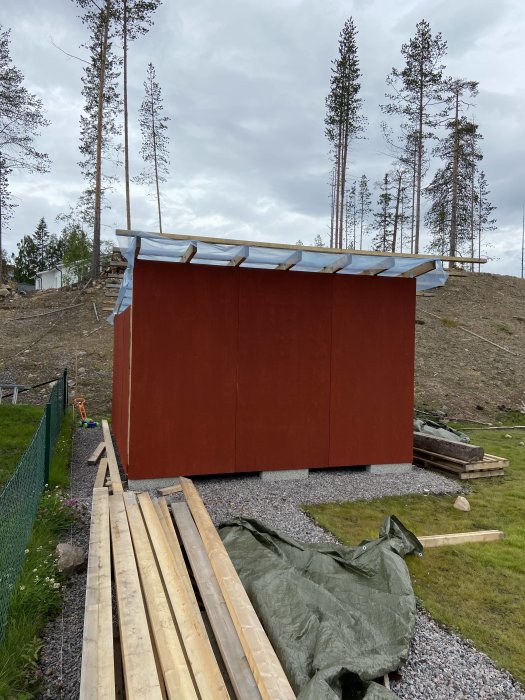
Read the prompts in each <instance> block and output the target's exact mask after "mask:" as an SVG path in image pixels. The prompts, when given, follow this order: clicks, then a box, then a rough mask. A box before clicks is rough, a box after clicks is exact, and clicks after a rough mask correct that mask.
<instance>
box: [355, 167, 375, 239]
mask: <svg viewBox="0 0 525 700" xmlns="http://www.w3.org/2000/svg"><path fill="white" fill-rule="evenodd" d="M371 211H372V194H371V192H370V187H369V184H368V178H367V176H366V175H361V179H360V180H359V188H358V192H357V216H358V220H359V250H363V235H364V234H365V233H367V231H368V217H369V216H370V213H371Z"/></svg>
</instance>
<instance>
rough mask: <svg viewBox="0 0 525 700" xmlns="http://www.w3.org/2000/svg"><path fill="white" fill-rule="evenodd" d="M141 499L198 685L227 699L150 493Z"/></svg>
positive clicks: (208, 697)
mask: <svg viewBox="0 0 525 700" xmlns="http://www.w3.org/2000/svg"><path fill="white" fill-rule="evenodd" d="M138 500H139V503H140V507H141V510H142V515H143V517H144V521H145V523H146V527H147V529H148V533H149V537H150V541H151V542H152V544H153V549H154V551H155V557H156V559H157V562H158V566H159V570H160V572H161V575H162V578H163V581H164V586H165V588H166V591H167V594H168V597H169V600H170V603H171V607H172V610H173V614H174V616H175V620H176V622H177V625H178V629H179V632H180V635H181V638H182V641H183V644H184V648H185V651H186V655H187V657H188V659H189V662H190V665H191V670H192V672H193V677H194V678H195V681H196V683H197V688H198V690H199V692H200V694H201V697H202V698H203V700H204V699H205V700H215V699H216V698H217V699H218V700H219V699H220V700H226V699H228V698H229V694H228V691H227V690H226V686H225V685H224V680H223V678H222V675H221V672H220V670H219V667H218V665H217V660H216V659H215V656H214V654H213V650H212V648H211V646H210V641H209V639H208V637H207V636H206V637H205V638H203V636H202V634H201V631H200V630H201V625H202V624H203V623H202V620H201V625H196V624H195V611H194V608H193V606H192V604H191V602H190V599H189V597H188V594H187V593H186V589H185V587H184V584H183V581H182V578H181V576H180V571H178V569H177V566H176V564H175V559H174V558H173V555H172V553H171V549H170V546H169V543H168V540H167V538H166V535H165V534H164V530H163V529H162V525H161V522H160V520H159V518H158V517H157V514H156V512H155V508H154V506H153V503H152V501H151V499H150V498H149V494H147V493H141V494H140V495H139V497H138Z"/></svg>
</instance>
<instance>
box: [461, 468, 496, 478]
mask: <svg viewBox="0 0 525 700" xmlns="http://www.w3.org/2000/svg"><path fill="white" fill-rule="evenodd" d="M491 476H505V471H504V470H503V469H490V470H489V469H485V470H484V471H481V472H464V473H463V474H460V475H459V478H460V479H483V478H488V477H491Z"/></svg>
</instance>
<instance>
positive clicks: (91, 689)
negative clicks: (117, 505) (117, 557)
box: [79, 488, 115, 700]
mask: <svg viewBox="0 0 525 700" xmlns="http://www.w3.org/2000/svg"><path fill="white" fill-rule="evenodd" d="M79 697H80V700H106V699H108V700H109V698H115V669H114V659H113V615H112V607H111V547H110V535H109V503H108V492H107V489H104V488H96V489H93V501H92V504H91V526H90V530H89V554H88V565H87V578H86V602H85V607H84V633H83V641H82V666H81V672H80V695H79Z"/></svg>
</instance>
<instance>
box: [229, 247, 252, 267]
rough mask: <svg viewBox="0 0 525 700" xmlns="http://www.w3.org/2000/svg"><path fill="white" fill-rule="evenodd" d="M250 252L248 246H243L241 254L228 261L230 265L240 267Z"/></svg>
mask: <svg viewBox="0 0 525 700" xmlns="http://www.w3.org/2000/svg"><path fill="white" fill-rule="evenodd" d="M249 254H250V249H249V248H248V246H246V245H245V246H243V247H242V250H241V252H240V253H239V255H236V256H235V257H234V258H232V259H231V260H230V262H229V263H228V265H229V267H240V266H241V265H242V264H243V262H244V261H245V260H246V258H247V257H248V255H249Z"/></svg>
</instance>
